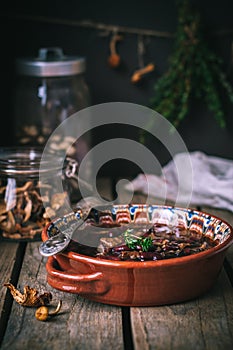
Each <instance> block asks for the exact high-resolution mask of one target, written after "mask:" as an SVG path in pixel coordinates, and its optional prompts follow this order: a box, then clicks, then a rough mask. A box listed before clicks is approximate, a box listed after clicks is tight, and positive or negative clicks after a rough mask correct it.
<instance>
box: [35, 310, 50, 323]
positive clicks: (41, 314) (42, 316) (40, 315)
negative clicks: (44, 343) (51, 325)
mask: <svg viewBox="0 0 233 350" xmlns="http://www.w3.org/2000/svg"><path fill="white" fill-rule="evenodd" d="M48 315H49V309H48V308H47V306H41V307H39V308H38V309H37V310H36V312H35V316H36V319H37V320H39V321H46V320H47V318H48Z"/></svg>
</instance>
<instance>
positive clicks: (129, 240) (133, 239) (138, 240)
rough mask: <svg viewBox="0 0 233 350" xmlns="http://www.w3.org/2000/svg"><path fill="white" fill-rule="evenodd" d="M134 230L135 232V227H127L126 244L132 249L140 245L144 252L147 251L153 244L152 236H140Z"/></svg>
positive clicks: (124, 235) (125, 233) (124, 234)
mask: <svg viewBox="0 0 233 350" xmlns="http://www.w3.org/2000/svg"><path fill="white" fill-rule="evenodd" d="M132 232H133V229H127V230H126V231H125V232H124V233H123V237H124V240H125V244H126V245H127V246H128V247H129V248H130V249H132V250H135V249H136V248H137V247H138V246H140V247H141V248H142V251H143V252H147V251H148V250H149V248H150V247H151V246H152V244H153V241H152V238H151V237H138V236H137V235H135V234H133V233H132Z"/></svg>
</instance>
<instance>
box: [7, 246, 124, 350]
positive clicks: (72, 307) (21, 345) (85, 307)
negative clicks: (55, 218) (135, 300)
mask: <svg viewBox="0 0 233 350" xmlns="http://www.w3.org/2000/svg"><path fill="white" fill-rule="evenodd" d="M38 244H39V243H36V242H35V243H30V244H28V246H27V250H26V255H25V259H24V262H23V266H22V270H21V274H20V278H19V283H18V288H19V289H20V290H21V291H22V289H23V287H24V286H25V285H29V286H30V287H34V288H37V289H38V290H39V291H40V292H44V291H51V293H52V295H53V300H52V302H51V305H54V306H56V305H57V302H58V300H60V299H61V300H62V301H63V305H62V310H61V313H60V314H58V315H57V316H56V317H54V318H52V319H51V320H50V321H47V322H40V321H38V320H36V318H35V317H34V313H35V309H32V308H26V307H23V306H20V305H19V304H17V303H16V302H15V301H14V303H13V307H12V312H11V315H10V319H9V322H8V327H7V330H6V334H5V337H4V339H3V343H2V348H1V349H11V350H14V349H33V350H36V349H40V350H45V349H49V350H52V349H67V350H69V349H72V350H73V349H77V348H78V349H88V350H89V349H97V350H98V349H108V348H110V349H111V348H112V349H114V350H115V349H117V350H122V349H123V348H124V346H123V331H122V317H121V308H119V307H115V306H109V305H102V304H100V303H95V302H91V301H88V300H85V299H84V298H82V297H80V296H78V295H74V294H70V293H65V292H60V291H57V290H55V289H53V288H52V287H50V286H49V285H48V283H47V281H46V269H45V262H46V258H43V257H41V256H40V254H39V251H38Z"/></svg>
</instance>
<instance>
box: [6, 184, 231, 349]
mask: <svg viewBox="0 0 233 350" xmlns="http://www.w3.org/2000/svg"><path fill="white" fill-rule="evenodd" d="M98 188H99V192H100V193H102V195H103V196H104V197H106V198H109V199H111V198H112V183H111V181H110V180H108V179H100V180H99V185H98ZM144 200H145V198H144V196H142V195H135V198H134V202H135V203H136V202H137V203H139V202H140V203H143V201H144ZM119 202H122V203H124V194H120V196H119ZM155 203H157V201H155ZM198 209H200V210H203V211H206V212H209V213H211V214H214V215H216V216H218V217H221V218H223V219H225V220H226V221H228V222H229V223H230V224H231V225H233V213H231V212H228V211H223V210H221V209H213V208H204V207H200V208H198ZM39 244H40V242H29V243H24V242H21V243H17V242H6V241H1V242H0V262H1V264H0V281H1V288H0V315H1V319H0V342H1V346H0V348H1V349H8V350H13V349H23V350H25V349H26V350H27V349H33V350H35V349H40V350H42V349H49V350H52V349H56V350H57V349H61V350H63V349H66V350H69V349H72V350H73V349H87V350H92V349H94V350H95V349H96V350H99V349H103V350H106V349H113V350H118V349H119V350H122V349H124V350H131V349H135V350H147V349H158V350H162V349H164V350H168V349H177V350H181V349H184V350H187V349H189V350H204V349H209V350H215V349H216V350H221V349H224V350H227V349H231V350H232V349H233V288H232V286H233V246H231V247H230V248H229V250H228V253H227V257H226V259H225V262H224V267H223V269H222V271H221V274H220V276H219V278H218V280H217V282H216V284H215V285H214V287H213V288H212V289H211V290H210V291H209V292H208V293H206V294H205V295H204V296H202V297H200V298H198V299H195V300H192V301H188V302H184V303H180V304H174V305H168V306H167V305H165V306H156V307H119V306H110V305H105V304H100V303H96V302H92V301H89V300H87V299H85V298H83V297H81V296H79V295H76V294H75V295H74V294H70V293H65V292H60V291H58V290H55V289H53V288H52V287H50V286H49V285H48V283H47V280H46V277H47V274H46V268H45V263H46V258H45V257H42V256H41V255H40V253H39V251H38V247H39ZM5 282H11V283H12V284H14V285H15V286H17V288H18V289H19V290H21V291H23V287H24V286H25V285H29V286H31V287H33V288H37V289H38V290H39V291H42V292H43V291H50V292H51V293H52V295H53V300H52V302H51V304H52V305H56V304H57V302H58V301H59V300H60V299H61V300H62V302H63V304H62V309H61V312H60V313H59V314H58V315H57V316H56V317H54V318H51V319H50V320H49V321H46V322H40V321H38V320H37V319H36V318H35V316H34V313H35V309H32V308H28V307H23V306H21V305H19V304H18V303H17V302H16V301H15V300H14V299H13V298H12V296H11V294H10V292H9V291H8V289H7V288H6V287H5V286H3V284H4V283H5Z"/></svg>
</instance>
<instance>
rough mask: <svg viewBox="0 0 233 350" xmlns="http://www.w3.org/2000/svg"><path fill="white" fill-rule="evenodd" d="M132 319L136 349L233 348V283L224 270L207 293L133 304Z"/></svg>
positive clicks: (200, 349)
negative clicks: (159, 302)
mask: <svg viewBox="0 0 233 350" xmlns="http://www.w3.org/2000/svg"><path fill="white" fill-rule="evenodd" d="M223 285H224V291H223ZM131 322H132V330H133V341H134V347H135V350H141V349H143V350H144V349H145V350H146V349H159V350H167V349H173V350H175V349H177V350H182V349H184V350H186V349H189V350H207V349H209V350H221V349H232V345H233V293H232V287H231V285H230V284H229V280H228V278H227V276H226V274H225V272H224V270H223V271H222V274H221V276H220V278H219V280H218V282H217V283H216V285H215V286H214V288H213V289H212V290H211V291H210V292H209V293H207V294H206V295H204V296H203V297H200V298H199V299H196V300H193V301H189V302H185V303H181V304H176V305H170V306H159V307H151V308H144V307H142V308H131Z"/></svg>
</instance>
